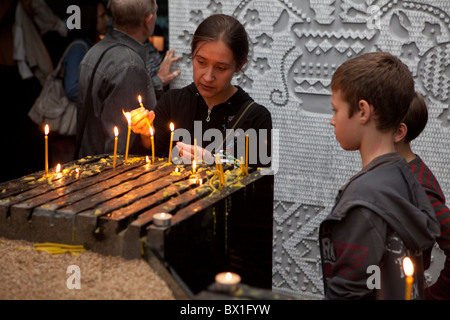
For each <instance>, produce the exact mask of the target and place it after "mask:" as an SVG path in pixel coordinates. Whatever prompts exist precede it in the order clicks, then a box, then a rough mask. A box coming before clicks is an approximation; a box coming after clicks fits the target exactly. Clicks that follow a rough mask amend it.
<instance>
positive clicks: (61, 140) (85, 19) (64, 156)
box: [49, 0, 109, 166]
mask: <svg viewBox="0 0 450 320" xmlns="http://www.w3.org/2000/svg"><path fill="white" fill-rule="evenodd" d="M72 4H76V5H78V6H79V8H80V11H81V15H80V18H81V26H80V27H81V28H80V29H74V30H72V31H71V32H70V38H72V39H73V40H72V41H71V43H69V44H68V46H70V48H69V51H68V52H67V54H66V56H65V58H64V60H63V61H62V63H63V66H62V67H63V69H64V79H63V84H64V91H65V94H66V96H67V98H68V99H69V100H71V101H74V102H76V101H77V96H78V69H79V66H80V63H81V60H82V59H83V58H84V56H85V54H86V53H87V51H88V50H89V49H90V48H91V47H92V46H93V45H94V44H95V43H97V42H98V41H100V37H101V36H103V35H104V34H105V33H106V31H107V29H108V22H109V16H108V14H107V11H106V6H105V4H104V2H103V1H102V0H94V1H93V0H78V1H74V2H72ZM49 150H50V151H49V152H50V154H49V156H50V159H49V161H50V164H51V166H56V165H57V164H58V163H61V164H62V163H67V162H69V161H71V160H73V155H74V151H75V135H60V134H58V133H56V132H53V133H52V139H51V140H50V148H49Z"/></svg>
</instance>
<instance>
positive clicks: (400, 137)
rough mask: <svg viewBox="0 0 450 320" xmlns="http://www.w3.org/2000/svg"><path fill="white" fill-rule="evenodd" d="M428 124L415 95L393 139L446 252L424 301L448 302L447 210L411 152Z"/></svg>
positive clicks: (449, 234) (422, 104)
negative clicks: (436, 223)
mask: <svg viewBox="0 0 450 320" xmlns="http://www.w3.org/2000/svg"><path fill="white" fill-rule="evenodd" d="M427 121H428V110H427V105H426V103H425V100H424V99H423V97H422V95H421V94H420V93H416V95H415V97H414V99H413V101H412V103H411V106H410V107H409V109H408V113H407V114H406V116H405V118H404V119H403V121H402V123H400V126H399V128H398V130H397V132H396V134H395V136H394V141H395V149H396V150H397V153H398V154H399V155H400V156H402V157H403V158H405V160H406V161H407V162H408V164H409V166H410V168H411V171H412V173H413V174H414V176H415V177H416V178H417V180H418V181H419V183H420V184H421V185H422V187H423V189H424V190H425V192H426V194H427V196H428V199H429V200H430V202H431V205H432V207H433V209H434V212H435V215H436V218H437V219H438V221H439V224H440V228H441V234H440V236H439V237H438V238H437V239H436V242H437V244H438V245H439V247H440V248H441V249H442V251H443V252H444V253H445V256H446V260H445V262H444V268H443V269H442V271H441V274H440V275H439V278H438V279H437V280H436V282H435V283H434V284H433V285H432V286H430V287H428V288H426V289H425V292H424V298H425V299H436V300H441V299H444V300H450V210H449V208H448V207H447V206H446V204H445V195H444V194H443V192H442V189H441V187H440V185H439V182H438V181H437V179H436V177H435V176H434V174H433V172H431V170H430V169H429V168H428V166H427V165H426V164H425V163H424V162H423V160H422V159H421V158H420V157H419V156H418V155H416V154H415V153H414V152H413V151H412V149H411V141H413V140H414V139H415V138H417V137H418V136H419V135H420V134H421V133H422V130H423V129H424V128H425V126H426V124H427ZM430 257H431V250H429V251H426V252H424V265H425V266H424V269H425V270H426V269H428V266H429V263H430Z"/></svg>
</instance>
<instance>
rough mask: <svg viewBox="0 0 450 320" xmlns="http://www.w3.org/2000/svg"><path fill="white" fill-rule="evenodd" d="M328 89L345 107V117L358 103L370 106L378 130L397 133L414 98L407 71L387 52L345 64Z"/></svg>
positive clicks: (366, 56)
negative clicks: (337, 96)
mask: <svg viewBox="0 0 450 320" xmlns="http://www.w3.org/2000/svg"><path fill="white" fill-rule="evenodd" d="M331 89H332V90H333V91H339V90H340V91H341V94H342V96H343V98H344V99H345V100H346V101H347V102H348V103H349V105H350V110H349V117H352V116H353V114H354V113H355V112H356V111H357V110H358V108H359V107H358V104H359V101H360V100H365V101H367V103H369V104H370V105H372V106H373V108H374V112H375V115H376V121H377V129H378V130H392V129H395V130H396V129H397V128H398V125H399V124H400V122H401V120H402V119H403V117H404V116H405V114H406V112H407V111H408V108H409V105H410V103H411V100H412V99H413V97H414V94H415V89H414V80H413V77H412V75H411V72H410V70H409V69H408V67H407V66H406V65H405V64H404V63H403V62H401V61H400V59H398V58H397V57H395V56H393V55H391V54H390V53H387V52H371V53H366V54H363V55H361V56H358V57H356V58H353V59H350V60H347V61H345V62H344V63H343V64H342V65H341V66H340V67H339V68H338V69H337V70H336V72H335V73H334V75H333V78H332V80H331Z"/></svg>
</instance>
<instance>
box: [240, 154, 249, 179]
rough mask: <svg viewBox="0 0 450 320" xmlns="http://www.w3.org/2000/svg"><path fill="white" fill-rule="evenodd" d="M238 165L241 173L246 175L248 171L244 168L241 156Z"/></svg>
mask: <svg viewBox="0 0 450 320" xmlns="http://www.w3.org/2000/svg"><path fill="white" fill-rule="evenodd" d="M239 167H240V168H241V172H242V175H247V174H248V171H247V170H246V169H245V165H244V158H242V157H241V161H240V163H239Z"/></svg>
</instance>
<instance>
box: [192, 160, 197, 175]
mask: <svg viewBox="0 0 450 320" xmlns="http://www.w3.org/2000/svg"><path fill="white" fill-rule="evenodd" d="M196 166H197V161H195V160H193V161H192V174H195V167H196Z"/></svg>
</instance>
